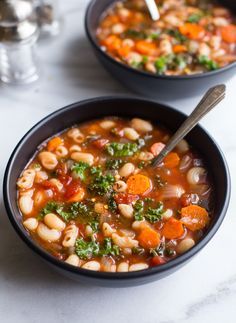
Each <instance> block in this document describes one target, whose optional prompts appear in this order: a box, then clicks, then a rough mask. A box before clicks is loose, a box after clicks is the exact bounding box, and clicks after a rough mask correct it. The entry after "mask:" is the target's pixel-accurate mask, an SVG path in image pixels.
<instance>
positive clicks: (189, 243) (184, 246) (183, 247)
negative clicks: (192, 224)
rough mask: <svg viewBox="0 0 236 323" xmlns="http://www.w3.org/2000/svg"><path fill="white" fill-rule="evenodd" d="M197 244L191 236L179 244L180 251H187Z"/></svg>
mask: <svg viewBox="0 0 236 323" xmlns="http://www.w3.org/2000/svg"><path fill="white" fill-rule="evenodd" d="M194 245H195V242H194V240H193V239H191V238H186V239H184V240H182V241H181V242H180V243H179V244H178V246H177V252H178V253H185V252H186V251H188V250H189V249H191V248H192V247H193V246H194Z"/></svg>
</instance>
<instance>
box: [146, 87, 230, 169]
mask: <svg viewBox="0 0 236 323" xmlns="http://www.w3.org/2000/svg"><path fill="white" fill-rule="evenodd" d="M225 91H226V86H225V85H224V84H220V85H216V86H214V87H212V88H210V89H209V90H208V91H207V92H206V94H205V95H204V96H203V98H202V99H201V101H200V102H199V103H198V105H197V106H196V108H195V109H194V110H193V112H192V113H191V114H190V116H189V117H188V118H187V119H186V120H185V121H184V122H183V123H182V125H181V126H180V127H179V129H178V130H177V131H176V132H175V134H174V135H173V136H172V137H171V139H170V140H169V141H168V143H167V144H166V146H165V147H164V148H163V149H162V151H161V152H160V153H159V155H158V156H156V157H155V158H154V159H153V160H152V164H151V166H152V167H156V166H157V165H159V164H160V163H161V162H162V160H163V158H164V157H165V156H166V155H167V154H168V153H169V152H170V151H171V150H173V149H174V148H175V146H176V145H177V144H178V143H179V142H180V141H181V140H182V139H183V138H184V137H185V136H186V135H187V134H188V133H189V132H190V131H191V130H192V129H193V128H194V127H195V126H196V124H197V123H198V122H199V121H200V120H201V119H202V118H203V117H204V116H205V115H206V114H207V113H208V112H209V111H211V110H212V109H213V108H214V107H215V106H216V105H217V104H218V103H220V102H221V101H222V100H223V99H224V98H225Z"/></svg>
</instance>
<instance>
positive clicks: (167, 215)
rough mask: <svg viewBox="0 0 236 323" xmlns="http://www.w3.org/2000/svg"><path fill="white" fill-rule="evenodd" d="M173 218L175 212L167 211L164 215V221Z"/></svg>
mask: <svg viewBox="0 0 236 323" xmlns="http://www.w3.org/2000/svg"><path fill="white" fill-rule="evenodd" d="M172 216H173V211H172V210H171V209H167V210H165V212H164V213H163V214H162V219H164V220H168V219H169V218H171V217H172Z"/></svg>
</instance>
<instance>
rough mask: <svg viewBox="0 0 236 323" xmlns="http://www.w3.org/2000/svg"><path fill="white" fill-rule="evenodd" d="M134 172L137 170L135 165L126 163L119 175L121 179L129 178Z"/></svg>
mask: <svg viewBox="0 0 236 323" xmlns="http://www.w3.org/2000/svg"><path fill="white" fill-rule="evenodd" d="M134 170H135V166H134V164H132V163H126V164H124V165H123V166H122V167H121V169H120V170H119V175H120V176H121V177H128V176H130V175H131V174H133V172H134Z"/></svg>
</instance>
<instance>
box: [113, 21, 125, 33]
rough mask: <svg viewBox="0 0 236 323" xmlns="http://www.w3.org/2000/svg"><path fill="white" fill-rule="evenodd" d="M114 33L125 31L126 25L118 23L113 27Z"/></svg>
mask: <svg viewBox="0 0 236 323" xmlns="http://www.w3.org/2000/svg"><path fill="white" fill-rule="evenodd" d="M111 30H112V33H113V34H121V33H123V32H124V31H125V25H124V24H121V23H117V24H115V25H113V26H112V28H111Z"/></svg>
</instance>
